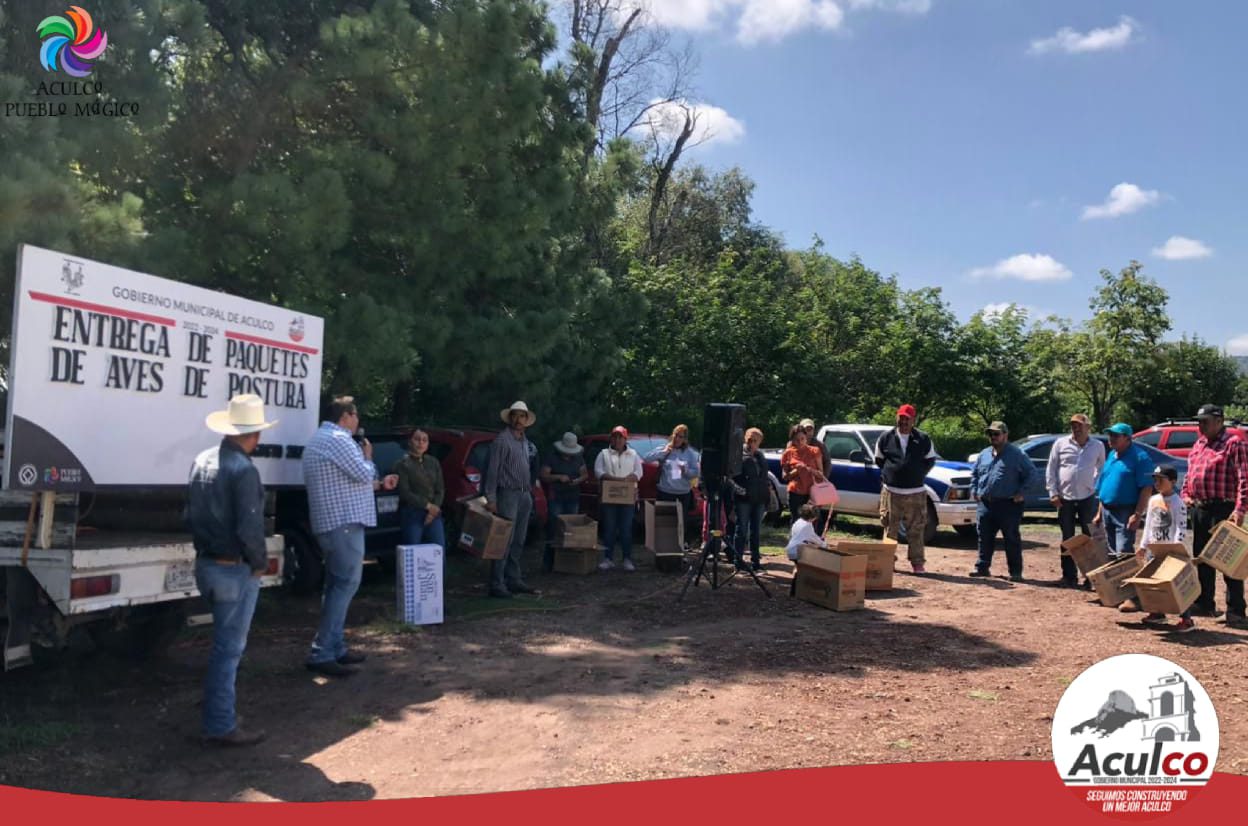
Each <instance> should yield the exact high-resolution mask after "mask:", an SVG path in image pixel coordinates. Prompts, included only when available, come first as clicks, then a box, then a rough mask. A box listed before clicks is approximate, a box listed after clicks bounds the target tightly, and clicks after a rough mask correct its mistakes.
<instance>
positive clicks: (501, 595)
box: [490, 588, 512, 599]
mask: <svg viewBox="0 0 1248 826" xmlns="http://www.w3.org/2000/svg"><path fill="white" fill-rule="evenodd" d="M490 596H492V597H494V598H495V599H511V597H512V593H511V591H508V590H507V589H506V588H491V589H490Z"/></svg>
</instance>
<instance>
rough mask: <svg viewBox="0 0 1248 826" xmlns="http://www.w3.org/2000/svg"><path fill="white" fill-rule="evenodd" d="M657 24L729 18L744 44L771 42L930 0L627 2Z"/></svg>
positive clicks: (916, 10) (689, 26)
mask: <svg viewBox="0 0 1248 826" xmlns="http://www.w3.org/2000/svg"><path fill="white" fill-rule="evenodd" d="M630 5H633V6H641V7H643V8H645V9H646V10H647V12H648V13H649V15H650V17H651V19H653V20H654V22H655V23H657V24H658V25H660V26H663V27H666V28H671V29H684V30H689V31H706V30H708V29H713V28H716V27H718V26H720V25H722V24H723V23H724V22H725V21H729V22H731V23H733V24H734V25H735V28H736V35H737V40H738V41H739V42H741V43H743V44H745V45H754V44H756V43H765V42H776V41H779V40H782V39H784V38H785V37H787V36H789V35H791V34H794V33H796V32H799V31H803V30H811V29H813V30H822V31H836V30H838V29H840V28H841V27H842V25H843V24H844V22H845V12H846V9H847V8H848V10H849V11H852V12H869V11H884V12H898V13H902V14H912V15H922V14H926V13H927V12H928V11H930V10H931V8H932V1H931V0H630Z"/></svg>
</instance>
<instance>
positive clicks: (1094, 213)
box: [1083, 182, 1161, 221]
mask: <svg viewBox="0 0 1248 826" xmlns="http://www.w3.org/2000/svg"><path fill="white" fill-rule="evenodd" d="M1160 200H1161V193H1160V192H1158V191H1157V190H1155V189H1140V188H1139V187H1138V186H1136V185H1135V184H1129V183H1125V182H1124V183H1120V184H1118V185H1117V186H1115V187H1114V188H1113V189H1111V190H1110V191H1109V197H1108V198H1106V199H1105V203H1103V204H1097V205H1096V206H1086V207H1084V208H1083V219H1084V220H1085V221H1087V220H1090V219H1095V218H1117V217H1119V216H1120V215H1130V214H1131V213H1132V212H1139V211H1140V210H1141V209H1143V208H1144V207H1146V206H1152V205H1153V204H1156V203H1158V202H1159V201H1160Z"/></svg>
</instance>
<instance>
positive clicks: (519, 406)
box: [498, 402, 537, 427]
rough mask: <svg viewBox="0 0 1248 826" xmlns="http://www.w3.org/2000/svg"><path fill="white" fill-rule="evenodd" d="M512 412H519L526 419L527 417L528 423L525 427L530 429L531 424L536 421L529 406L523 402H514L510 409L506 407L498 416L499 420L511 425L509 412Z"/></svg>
mask: <svg viewBox="0 0 1248 826" xmlns="http://www.w3.org/2000/svg"><path fill="white" fill-rule="evenodd" d="M513 410H519V411H520V412H521V413H523V414H524V415H525V416H526V417H528V423H527V424H526V425H525V427H532V426H533V423H534V422H535V421H537V414H536V413H534V412H533V411H532V410H530V409H529V406H528V405H527V404H525V403H524V402H514V403H513V404H512V405H511V407H508V408H507V409H506V410H503V411H502V412H501V413H499V414H498V415H499V418H501V419H502V420H503V422H504V423H506V424H511V412H512V411H513Z"/></svg>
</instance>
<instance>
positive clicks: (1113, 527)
mask: <svg viewBox="0 0 1248 826" xmlns="http://www.w3.org/2000/svg"><path fill="white" fill-rule="evenodd" d="M1133 432H1134V431H1132V430H1131V425H1129V424H1126V423H1125V422H1118V423H1117V424H1115V425H1112V426H1110V427H1108V428H1106V430H1105V433H1106V435H1108V436H1109V447H1110V450H1109V455H1108V456H1107V457H1106V458H1105V466H1104V467H1102V468H1101V478H1100V480H1099V481H1098V482H1097V488H1096V496H1097V498H1098V499H1100V500H1101V509H1100V511H1099V512H1098V513H1097V515H1096V516H1095V517H1094V518H1093V520H1092V521H1093V522H1094V523H1096V524H1103V525H1104V526H1105V534H1106V537H1107V540H1108V542H1109V555H1110V558H1111V559H1117V558H1120V557H1124V556H1126V555H1127V554H1130V553H1134V550H1135V530H1136V528H1138V527H1139V525H1140V522H1141V521H1143V519H1144V514H1145V513H1147V512H1148V500H1149V497H1151V496H1152V495H1153V460H1152V459H1150V458H1148V454H1147V453H1145V452H1144V449H1143V448H1141V447H1140V446H1139V445H1137V444H1135V442H1134V441H1132V439H1131V434H1132V433H1133Z"/></svg>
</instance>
